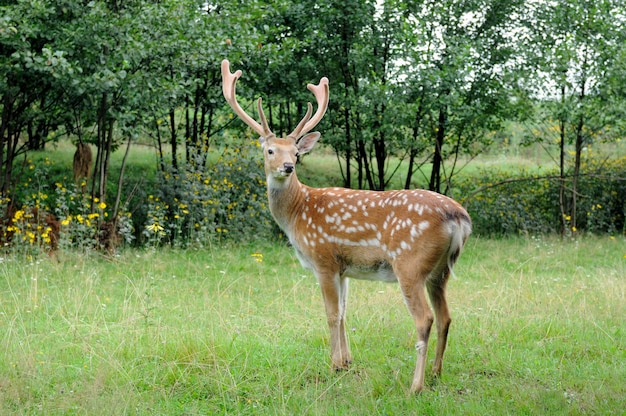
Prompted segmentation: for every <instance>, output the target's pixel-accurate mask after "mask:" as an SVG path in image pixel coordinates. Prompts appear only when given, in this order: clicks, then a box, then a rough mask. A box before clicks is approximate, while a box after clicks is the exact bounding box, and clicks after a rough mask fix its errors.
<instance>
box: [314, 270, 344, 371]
mask: <svg viewBox="0 0 626 416" xmlns="http://www.w3.org/2000/svg"><path fill="white" fill-rule="evenodd" d="M317 278H318V280H319V284H320V288H321V289H322V295H323V297H324V306H325V308H326V318H327V320H328V328H329V329H330V351H331V360H332V364H333V368H334V369H335V370H341V369H346V368H348V366H349V365H350V363H351V362H352V356H351V355H350V347H349V345H348V338H347V337H346V328H345V317H346V307H347V297H348V281H347V279H346V278H342V277H340V276H339V273H336V272H327V273H318V276H317Z"/></svg>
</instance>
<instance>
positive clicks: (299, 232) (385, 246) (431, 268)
mask: <svg viewBox="0 0 626 416" xmlns="http://www.w3.org/2000/svg"><path fill="white" fill-rule="evenodd" d="M221 72H222V90H223V93H224V98H225V99H226V102H227V103H228V104H229V105H230V107H231V108H232V110H233V111H234V112H235V114H236V115H237V116H239V118H240V119H241V120H242V121H243V122H244V123H245V124H247V125H248V126H249V127H250V128H251V129H252V130H254V131H255V132H256V133H258V134H259V136H260V139H259V140H260V145H261V148H262V150H263V157H264V169H265V175H266V182H267V197H268V202H269V209H270V211H271V214H272V216H273V217H274V220H275V221H276V223H277V224H278V226H279V227H280V228H281V230H282V231H283V232H284V233H285V235H286V236H287V238H288V239H289V242H290V244H291V246H293V249H294V250H295V254H296V257H297V259H298V260H299V262H300V263H301V265H302V266H303V267H304V268H306V269H309V270H311V271H312V272H313V274H314V275H315V276H316V278H317V281H318V283H319V287H320V289H321V292H322V297H323V301H324V307H325V311H326V317H327V321H328V327H329V329H330V349H331V361H332V366H333V368H334V369H335V370H344V369H348V368H349V366H350V364H351V363H352V355H351V352H350V346H349V344H348V338H347V336H346V322H345V319H346V312H347V300H348V279H349V278H355V279H365V280H373V281H385V282H397V283H398V284H399V286H400V289H401V293H402V295H403V297H404V301H405V303H406V306H407V307H408V309H409V312H410V313H411V316H412V317H413V320H414V323H415V328H416V334H417V343H416V344H415V348H416V350H417V361H416V365H415V372H414V375H413V382H412V384H411V388H410V392H411V393H419V392H420V391H422V390H423V389H424V378H425V367H426V361H427V350H428V339H429V336H430V331H431V327H432V325H433V322H435V323H436V328H437V337H438V342H437V348H436V354H435V358H434V362H433V374H434V376H435V377H438V376H440V374H441V370H442V365H443V355H444V351H445V349H446V344H447V338H448V330H449V327H450V322H451V317H450V312H449V309H448V305H447V302H446V285H447V282H448V279H449V277H450V275H451V273H452V269H453V266H454V264H455V263H456V261H457V259H458V258H459V255H460V254H461V251H462V249H463V246H464V245H465V243H466V241H467V238H468V237H469V235H470V233H471V230H472V221H471V219H470V216H469V214H468V213H467V211H466V210H465V209H464V208H463V207H462V206H461V204H459V203H458V202H456V201H455V200H453V199H451V198H449V197H447V196H444V195H441V194H438V193H435V192H431V191H427V190H422V189H412V190H394V191H368V190H353V189H346V188H338V187H332V188H312V187H309V186H306V185H304V184H302V183H301V182H300V181H299V180H298V177H297V175H296V161H297V160H298V157H299V156H300V155H304V154H306V153H307V152H309V151H311V149H312V148H313V146H314V145H315V144H316V143H317V142H318V140H319V139H320V136H321V135H320V133H319V132H310V131H311V130H313V128H315V126H317V124H318V123H319V122H320V120H321V119H322V117H323V116H324V114H325V113H326V110H327V108H328V102H329V86H328V84H329V83H328V78H326V77H323V78H321V79H320V82H319V84H317V85H313V84H308V85H307V88H308V89H309V91H311V92H312V93H313V95H314V96H315V98H316V101H317V109H316V111H315V114H313V115H311V114H312V112H313V110H312V105H311V103H310V102H309V103H308V108H307V111H306V114H305V116H304V118H302V120H301V121H300V122H299V123H298V124H297V126H296V128H295V130H294V131H293V132H292V133H290V134H289V135H287V136H285V137H283V138H279V137H276V135H275V134H274V133H272V131H271V129H270V127H269V125H268V122H267V119H266V117H265V114H264V112H263V108H262V98H259V99H258V101H257V110H258V113H259V118H260V123H259V122H257V121H256V120H255V119H253V118H252V117H251V116H249V115H248V114H247V113H246V112H245V111H244V110H243V109H242V107H241V106H240V105H239V104H238V102H237V98H236V93H235V89H236V84H237V81H238V79H239V78H240V77H241V75H242V71H241V70H237V71H236V72H235V73H232V72H231V70H230V63H229V61H228V60H226V59H225V60H223V61H222V64H221ZM426 293H428V296H429V298H430V302H431V304H432V310H431V307H430V306H429V304H428V300H427V297H426ZM433 310H434V316H433ZM435 318H436V319H435Z"/></svg>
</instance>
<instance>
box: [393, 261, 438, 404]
mask: <svg viewBox="0 0 626 416" xmlns="http://www.w3.org/2000/svg"><path fill="white" fill-rule="evenodd" d="M413 264H416V263H413ZM417 264H419V263H417ZM394 271H395V273H396V276H397V277H398V281H399V283H400V288H401V289H402V294H403V295H404V300H405V302H406V305H407V307H408V309H409V312H410V313H411V316H412V317H413V320H414V321H415V328H416V331H417V343H416V344H415V348H416V349H417V362H416V363H415V373H414V375H413V383H412V384H411V392H412V393H418V392H420V391H422V389H423V388H424V373H425V368H426V356H427V352H428V338H429V337H430V329H431V327H432V324H433V314H432V311H431V310H430V307H429V306H428V301H427V300H426V293H425V288H424V285H425V282H426V278H427V276H428V271H427V270H424V269H423V268H419V267H415V268H411V267H410V265H407V264H406V263H405V265H404V266H397V267H395V268H394Z"/></svg>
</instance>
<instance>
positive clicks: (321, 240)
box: [317, 237, 326, 244]
mask: <svg viewBox="0 0 626 416" xmlns="http://www.w3.org/2000/svg"><path fill="white" fill-rule="evenodd" d="M317 241H319V242H320V244H324V243H325V242H326V240H324V239H323V238H322V237H320V238H319V240H317Z"/></svg>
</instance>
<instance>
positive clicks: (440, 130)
mask: <svg viewBox="0 0 626 416" xmlns="http://www.w3.org/2000/svg"><path fill="white" fill-rule="evenodd" d="M445 128H446V110H445V109H444V108H443V107H442V108H440V109H439V120H438V123H437V135H436V137H435V154H434V155H433V170H432V172H431V174H430V183H429V185H428V189H430V190H431V191H435V192H440V191H441V164H442V162H443V154H442V148H443V139H444V136H445Z"/></svg>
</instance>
